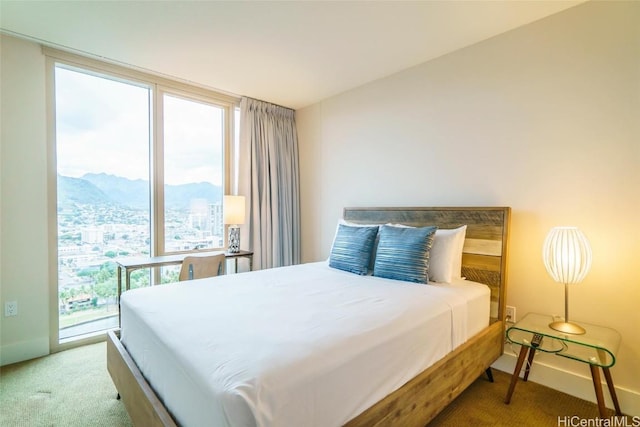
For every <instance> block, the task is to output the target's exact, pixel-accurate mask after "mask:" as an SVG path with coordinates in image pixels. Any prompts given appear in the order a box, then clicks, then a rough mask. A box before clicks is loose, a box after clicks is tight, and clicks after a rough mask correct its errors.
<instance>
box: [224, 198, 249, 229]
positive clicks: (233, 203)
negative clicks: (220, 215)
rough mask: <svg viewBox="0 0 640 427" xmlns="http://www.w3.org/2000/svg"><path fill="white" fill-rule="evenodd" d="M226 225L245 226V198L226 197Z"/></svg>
mask: <svg viewBox="0 0 640 427" xmlns="http://www.w3.org/2000/svg"><path fill="white" fill-rule="evenodd" d="M223 209H224V223H225V224H233V225H238V224H244V196H224V206H223Z"/></svg>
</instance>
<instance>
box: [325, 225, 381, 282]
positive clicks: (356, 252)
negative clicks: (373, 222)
mask: <svg viewBox="0 0 640 427" xmlns="http://www.w3.org/2000/svg"><path fill="white" fill-rule="evenodd" d="M377 235H378V227H350V226H348V225H344V224H340V225H338V232H337V233H336V237H335V239H334V241H333V247H332V248H331V255H330V257H329V266H330V267H333V268H337V269H340V270H344V271H349V272H351V273H356V274H360V275H365V274H367V273H368V272H369V261H370V260H371V253H372V252H373V244H374V242H375V241H376V236H377Z"/></svg>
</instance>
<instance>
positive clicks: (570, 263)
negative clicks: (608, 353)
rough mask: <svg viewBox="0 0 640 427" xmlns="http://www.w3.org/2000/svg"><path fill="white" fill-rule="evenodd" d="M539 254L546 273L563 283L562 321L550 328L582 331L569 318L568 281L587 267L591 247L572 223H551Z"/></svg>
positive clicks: (575, 280)
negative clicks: (561, 224) (566, 224)
mask: <svg viewBox="0 0 640 427" xmlns="http://www.w3.org/2000/svg"><path fill="white" fill-rule="evenodd" d="M542 258H543V260H544V266H545V267H546V269H547V273H549V275H550V276H551V277H553V280H555V281H556V282H558V283H564V321H556V322H552V323H550V324H549V327H550V328H551V329H554V330H556V331H559V332H564V333H566V334H575V335H580V334H584V333H585V332H586V331H585V330H584V328H583V327H581V326H580V325H577V324H575V323H571V322H570V321H569V284H574V283H580V282H582V279H584V278H585V276H586V275H587V273H588V272H589V269H590V268H591V247H590V246H589V241H588V240H587V238H586V237H585V235H584V234H582V232H581V231H580V230H578V228H576V227H554V228H552V229H551V231H550V232H549V234H548V235H547V238H546V239H545V241H544V246H543V249H542Z"/></svg>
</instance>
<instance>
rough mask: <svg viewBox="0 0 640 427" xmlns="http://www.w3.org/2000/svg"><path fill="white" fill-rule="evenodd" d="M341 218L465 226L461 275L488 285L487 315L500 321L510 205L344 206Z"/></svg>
mask: <svg viewBox="0 0 640 427" xmlns="http://www.w3.org/2000/svg"><path fill="white" fill-rule="evenodd" d="M343 217H344V219H345V220H346V221H350V222H355V223H361V224H386V223H395V224H405V225H411V226H414V227H423V226H427V225H437V226H438V228H457V227H460V226H462V225H466V226H467V234H466V238H465V242H464V249H463V253H462V276H463V277H466V278H467V279H468V280H473V281H474V282H479V283H484V284H486V285H488V286H489V287H490V288H491V317H492V319H494V320H496V319H500V320H504V316H505V304H506V289H507V285H506V280H507V252H508V242H509V222H510V217H511V208H508V207H451V208H449V207H436V208H429V207H418V208H345V209H344V213H343Z"/></svg>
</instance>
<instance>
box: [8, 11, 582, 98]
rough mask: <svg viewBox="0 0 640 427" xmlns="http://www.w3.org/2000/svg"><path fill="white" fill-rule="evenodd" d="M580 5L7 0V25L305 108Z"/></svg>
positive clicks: (51, 41)
mask: <svg viewBox="0 0 640 427" xmlns="http://www.w3.org/2000/svg"><path fill="white" fill-rule="evenodd" d="M582 1H583V0H577V1H544V0H540V1H515V0H513V1H511V0H505V1H482V0H470V1H451V0H443V1H417V2H403V1H378V2H364V1H355V2H351V1H349V2H347V1H337V2H332V1H290V2H266V1H262V2H241V1H231V2H223V1H5V0H0V27H1V28H2V31H3V32H4V33H6V34H10V35H16V36H20V37H25V38H28V39H31V40H35V41H38V42H41V43H43V44H47V45H50V46H54V47H58V48H61V49H65V50H71V51H75V52H79V53H83V54H88V55H91V56H96V57H103V58H108V59H109V60H112V61H116V62H119V63H123V64H127V65H131V66H135V67H138V68H142V69H146V70H150V71H153V72H155V73H159V74H162V75H165V76H171V77H173V78H177V79H179V80H183V81H189V82H194V83H197V84H199V85H201V86H205V87H208V88H213V89H218V90H221V91H224V92H227V93H232V94H236V95H246V96H250V97H253V98H257V99H262V100H266V101H269V102H273V103H276V104H280V105H284V106H287V107H290V108H294V109H298V108H301V107H304V106H307V105H310V104H313V103H316V102H318V101H321V100H323V99H325V98H328V97H331V96H333V95H336V94H338V93H341V92H344V91H346V90H349V89H352V88H354V87H357V86H360V85H363V84H365V83H368V82H371V81H373V80H377V79H379V78H382V77H385V76H388V75H390V74H393V73H395V72H398V71H400V70H403V69H406V68H409V67H412V66H414V65H418V64H421V63H423V62H426V61H428V60H430V59H433V58H436V57H438V56H441V55H444V54H447V53H449V52H452V51H455V50H457V49H461V48H463V47H466V46H469V45H472V44H474V43H477V42H479V41H482V40H485V39H488V38H490V37H493V36H496V35H498V34H501V33H503V32H505V31H509V30H511V29H513V28H516V27H519V26H522V25H525V24H528V23H530V22H533V21H535V20H538V19H541V18H543V17H545V16H548V15H551V14H554V13H557V12H559V11H561V10H564V9H567V8H569V7H572V6H575V5H577V4H579V3H582Z"/></svg>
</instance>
